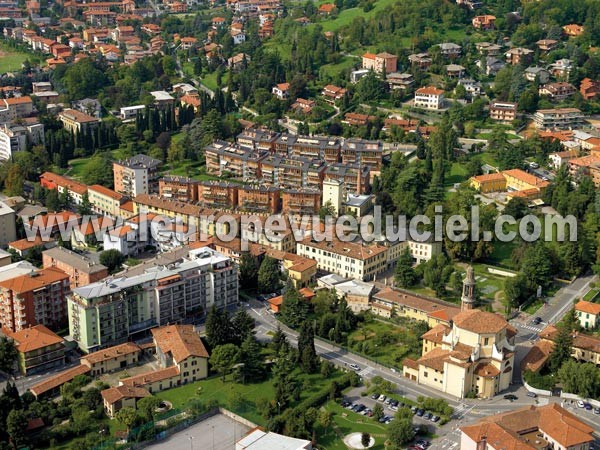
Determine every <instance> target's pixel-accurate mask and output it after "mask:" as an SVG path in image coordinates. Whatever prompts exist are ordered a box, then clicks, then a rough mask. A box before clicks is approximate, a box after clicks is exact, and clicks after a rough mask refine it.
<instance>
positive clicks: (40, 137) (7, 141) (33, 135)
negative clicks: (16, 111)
mask: <svg viewBox="0 0 600 450" xmlns="http://www.w3.org/2000/svg"><path fill="white" fill-rule="evenodd" d="M28 143H29V144H31V145H44V143H45V138H44V124H42V123H34V124H31V125H27V124H24V125H17V124H4V125H3V126H2V127H0V160H3V161H7V160H9V159H11V158H12V156H13V154H15V153H16V152H22V151H24V150H26V149H27V145H28Z"/></svg>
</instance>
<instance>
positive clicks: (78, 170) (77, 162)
mask: <svg viewBox="0 0 600 450" xmlns="http://www.w3.org/2000/svg"><path fill="white" fill-rule="evenodd" d="M90 159H92V157H91V156H89V157H87V158H77V159H72V160H71V161H69V171H68V176H70V177H71V178H74V179H76V180H81V177H82V176H83V168H84V167H85V165H86V164H87V163H88V162H89V161H90Z"/></svg>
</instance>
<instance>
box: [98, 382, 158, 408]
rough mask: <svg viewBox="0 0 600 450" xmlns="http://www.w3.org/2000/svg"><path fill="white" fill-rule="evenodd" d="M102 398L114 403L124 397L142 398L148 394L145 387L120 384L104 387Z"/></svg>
mask: <svg viewBox="0 0 600 450" xmlns="http://www.w3.org/2000/svg"><path fill="white" fill-rule="evenodd" d="M100 394H102V398H103V399H104V400H105V401H106V402H107V403H109V404H111V405H112V404H114V403H116V402H118V401H119V400H123V399H124V398H144V397H148V396H149V395H150V392H148V391H147V390H146V389H144V388H142V387H136V386H126V385H121V386H117V387H111V388H109V389H104V390H103V391H102V392H100Z"/></svg>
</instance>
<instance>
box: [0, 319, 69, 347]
mask: <svg viewBox="0 0 600 450" xmlns="http://www.w3.org/2000/svg"><path fill="white" fill-rule="evenodd" d="M3 332H4V334H6V335H7V336H8V337H10V338H11V339H12V340H13V341H15V344H16V346H17V350H18V351H19V352H21V353H27V352H31V351H33V350H38V349H41V348H44V347H48V346H50V345H55V344H60V343H61V342H62V341H63V338H61V337H60V336H59V335H58V334H56V333H54V332H53V331H51V330H49V329H48V328H46V326H45V325H36V326H34V327H31V328H26V329H24V330H21V331H17V332H14V333H13V332H12V331H10V330H9V329H4V330H3Z"/></svg>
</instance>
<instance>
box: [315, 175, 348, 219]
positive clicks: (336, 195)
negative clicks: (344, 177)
mask: <svg viewBox="0 0 600 450" xmlns="http://www.w3.org/2000/svg"><path fill="white" fill-rule="evenodd" d="M321 198H322V202H323V206H325V205H326V204H328V203H329V204H331V206H333V209H334V214H335V215H336V216H338V215H340V213H341V212H342V205H343V200H344V182H343V181H341V180H335V179H331V178H329V179H326V180H324V181H323V195H322V196H321Z"/></svg>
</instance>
